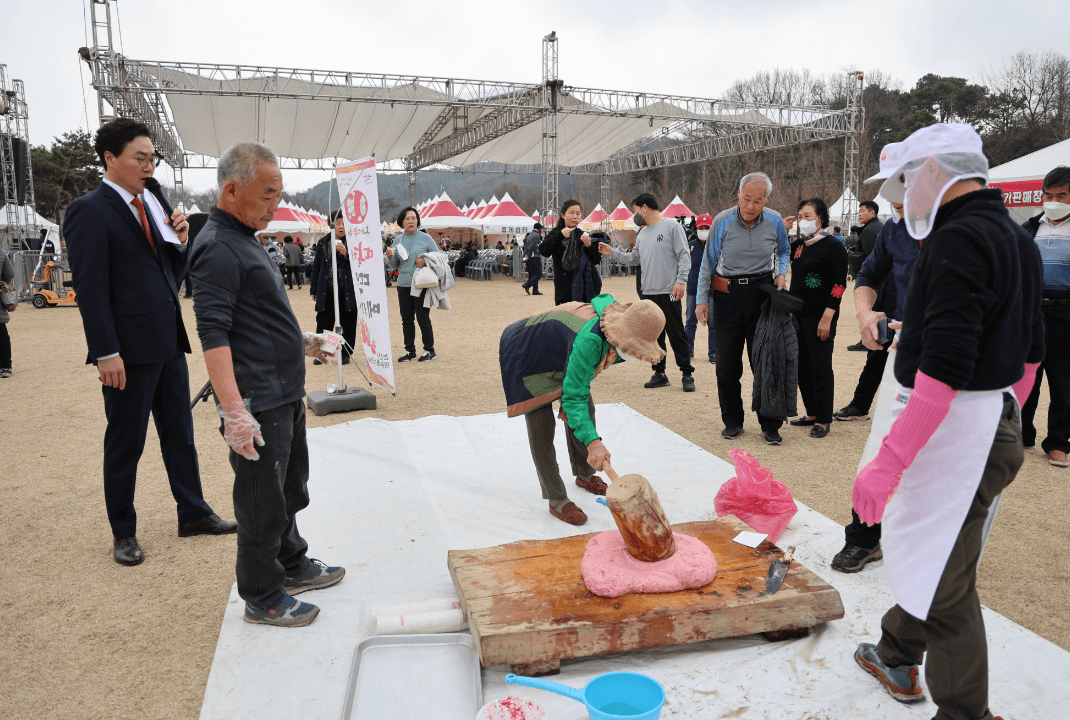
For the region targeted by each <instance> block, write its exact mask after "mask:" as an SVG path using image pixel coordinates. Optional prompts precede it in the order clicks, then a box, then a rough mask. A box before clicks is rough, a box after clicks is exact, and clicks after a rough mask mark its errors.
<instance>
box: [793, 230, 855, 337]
mask: <svg viewBox="0 0 1070 720" xmlns="http://www.w3.org/2000/svg"><path fill="white" fill-rule="evenodd" d="M846 287H847V251H846V250H845V249H844V247H843V245H841V244H840V241H839V240H837V239H836V238H834V237H832V235H826V236H825V237H823V238H821V239H820V240H818V241H817V242H815V243H814V244H813V245H807V244H806V242H805V241H803V240H798V241H796V242H795V243H793V244H792V246H791V287H790V288H788V289H789V290H790V291H791V292H792V294H794V295H798V296H799V297H801V298H802V299H803V301H804V302H805V303H806V304H805V305H804V306H803V309H802V310H800V311H799V312H798V313H796V315H798V316H799V317H805V318H813V319H814V320H819V319H820V318H821V316H822V315H824V314H825V309H826V308H832V309H833V310H835V311H837V312H839V310H840V298H842V297H843V292H844V290H845V289H846Z"/></svg>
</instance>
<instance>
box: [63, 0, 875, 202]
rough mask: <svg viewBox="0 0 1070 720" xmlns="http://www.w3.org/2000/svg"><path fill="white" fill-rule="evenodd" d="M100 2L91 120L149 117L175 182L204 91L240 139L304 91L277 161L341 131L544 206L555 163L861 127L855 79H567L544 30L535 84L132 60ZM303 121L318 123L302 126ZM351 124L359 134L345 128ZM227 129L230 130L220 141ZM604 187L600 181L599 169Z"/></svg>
mask: <svg viewBox="0 0 1070 720" xmlns="http://www.w3.org/2000/svg"><path fill="white" fill-rule="evenodd" d="M113 2H115V0H91V2H90V8H91V20H90V23H91V28H92V36H93V43H94V46H93V47H92V48H83V49H82V50H81V51H80V53H81V55H82V57H83V58H84V59H85V60H86V62H87V63H88V64H89V66H90V68H91V70H92V85H93V87H94V88H95V89H96V91H97V96H98V111H99V115H100V121H101V122H102V123H103V122H106V121H107V120H109V119H111V118H113V117H116V116H125V117H133V118H136V119H138V120H140V121H142V122H145V123H146V124H148V125H149V126H150V127H151V128H152V129H153V131H154V133H155V135H156V145H157V152H158V153H159V154H160V155H161V157H162V158H163V159H164V160H165V161H166V162H167V163H168V164H169V165H171V166H172V167H173V168H175V174H176V175H175V176H176V183H179V184H180V183H181V182H182V174H181V171H182V169H183V168H210V167H214V165H215V156H216V155H218V153H219V152H220V150H219V148H214V147H213V148H211V150H212V152H208V151H207V150H206V148H209V147H210V146H212V144H213V142H215V143H216V144H217V145H218V144H219V143H218V139H219V133H217V135H216V136H212V137H209V135H211V131H209V130H205V129H204V128H203V127H201V126H198V125H195V123H194V121H193V120H192V118H194V117H196V118H197V119H198V120H200V118H203V117H204V115H203V114H198V113H195V112H193V111H192V108H195V107H196V108H204V107H207V106H206V105H205V103H210V104H211V107H212V109H213V112H215V113H222V114H224V115H225V114H227V113H231V110H232V109H235V108H238V109H240V110H241V111H242V112H244V113H246V114H247V115H248V117H249V120H248V123H247V125H246V126H243V127H242V129H243V130H246V129H247V130H248V132H246V133H245V134H243V135H242V136H241V139H243V140H257V141H261V142H264V141H266V140H267V136H268V135H270V132H271V131H276V129H277V128H276V126H277V125H278V124H279V121H278V118H279V117H280V116H279V115H276V116H272V117H271V118H268V119H265V116H267V115H268V114H269V113H271V112H275V113H281V112H282V111H283V109H284V108H285V112H287V113H290V114H291V115H292V116H293V117H297V116H299V115H300V113H301V110H302V107H305V105H304V104H305V103H317V105H316V106H315V107H316V108H318V109H317V110H316V112H315V113H311V114H309V115H308V116H306V118H308V122H305V123H304V124H302V123H299V122H298V120H295V119H293V118H292V117H291V121H292V122H293V123H295V125H294V126H293V127H300V128H301V131H302V132H301V133H296V135H302V134H304V135H309V136H311V137H310V138H305V137H302V138H301V139H302V141H303V145H302V147H301V148H300V149H301V152H293V153H291V154H289V155H288V154H287V153H286V152H279V149H280V148H278V147H273V149H275V150H276V152H278V154H279V155H280V164H281V166H282V167H283V168H314V169H324V168H330V167H332V166H333V165H335V164H337V163H338V162H340V161H342V160H343V159H346V158H343V157H342V156H341V154H340V153H339V152H338V150H339V148H341V147H342V146H343V145H345V144H346V143H350V145H349V148H350V149H351V150H352V151H353V152H352V154H353V155H354V157H362V156H364V155H371V154H375V156H376V159H377V161H378V162H379V164H380V165H381V166H384V165H385V167H387V168H390V167H391V166H393V169H397V170H400V171H407V172H408V173H409V180H410V183H409V188H410V194H411V193H412V192H413V191H414V190H415V172H416V171H417V170H421V171H429V170H430V171H437V170H444V171H461V172H506V173H538V174H542V175H543V176H544V179H543V183H542V186H543V193H542V198H543V203H544V210H545V208H554V207H556V204H557V202H556V201H557V188H558V180H557V177H558V174H559V173H565V174H580V175H602V176H605V175H611V174H618V173H625V172H633V171H636V170H645V169H651V168H660V167H667V166H672V165H680V164H685V163H694V162H701V161H704V160H710V159H715V158H721V157H727V156H731V155H739V154H742V153H748V152H755V151H762V150H770V149H775V148H782V147H789V146H793V145H799V144H802V143H810V142H818V141H822V140H830V139H835V138H846V139H847V141H848V148H849V149H850V148H857V146H858V144H857V134H858V133H859V132H860V131H861V120H862V108H861V93H860V92H859V93H852V95H851V104H850V105H849V106H848V107H845V108H829V107H826V106H820V105H813V106H805V105H769V104H761V103H747V102H739V101H731V100H723V99H712V98H698V97H688V96H675V95H664V94H657V93H640V92H627V91H616V90H601V89H594V88H582V87H575V86H571V85H566V84H565V83H564V82H563V81H562V80H561V79H560V78H559V76H558V50H557V44H558V38H557V35H556V33H550V34H549V35H547V36H546V37H545V38H543V43H542V44H543V73H542V75H543V77H542V82H541V83H539V84H532V83H510V82H497V81H489V80H468V79H459V78H444V77H434V76H412V75H390V74H383V73H360V72H344V71H333V70H309V69H299V68H280V67H269V66H262V65H228V64H215V63H198V62H183V61H173V62H172V61H156V60H133V59H130V58H127V57H124V56H123V55H121V54H119V53H118V52H116V50H115V48H114V46H113V44H112V12H111V4H112V3H113ZM851 75H852V77H854V76H855V75H858V73H852V74H851ZM859 82H860V81H859ZM318 103H324V104H325V105H323V106H320V105H318ZM291 109H292V113H291V112H290V111H291ZM231 114H233V113H231ZM216 116H217V117H218V115H216ZM185 118H188V119H185ZM324 118H327V119H326V120H325V119H324ZM365 118H374V120H375V122H376V123H378V125H377V126H375V127H374V128H373V129H366V128H367V126H365V125H361V124H360V123H361V122H362V121H363V120H364V119H365ZM200 122H201V125H203V121H200ZM216 122H219V121H216ZM347 122H349V123H353V124H352V125H348V126H347V125H345V123H347ZM369 122H371V120H369ZM271 123H274V125H272V124H271ZM314 123H319V124H321V125H322V124H324V123H326V125H324V127H322V128H318V129H313V128H311V125H312V124H314ZM269 126H270V127H269ZM384 128H385V129H384ZM397 128H403V129H402V130H397ZM350 130H356V132H355V133H352V134H356V135H361V136H364V135H367V136H370V139H366V138H364V137H361V138H360V139H359V141H357V140H352V134H351V133H350V132H349V131H350ZM183 132H185V133H186V135H187V137H186V138H185V140H186V141H185V142H183ZM317 132H318V133H320V134H319V135H317V134H316V133H317ZM391 133H393V134H391ZM569 133H571V134H569ZM291 134H294V133H291ZM236 135H238V133H237V131H235V130H233V129H232V130H231V131H230V135H228V136H226V140H227V142H231V141H233V139H234V138H233V137H232V136H236ZM190 136H196V139H195V140H191V139H190ZM576 138H582V143H583V144H584V145H583V148H582V150H576V147H578V145H579V144H580V143H579V141H577V140H576ZM513 139H515V140H516V143H515V144H514V146H512V147H509V142H510V140H513ZM305 140H307V142H304V141H305ZM321 140H322V141H321ZM268 144H269V145H270V144H271V143H270V142H268ZM517 147H520V148H521V149H520V150H517V149H516V148H517ZM507 148H508V149H507ZM213 153H214V154H213ZM496 156H501V157H505V156H507V157H509V158H510V161H508V162H502V161H501V157H497V159H496ZM529 158H530V160H529ZM857 158H858V154H857V152H855V153H850V152H849V153H848V156H847V161H846V162H847V165H848V167H845V175H846V176H847V177H849V178H851V179H853V181H854V182H855V184H856V185H857V178H858V176H859V173H858V172H856V171H855V168H854V164H855V162H856V161H857ZM848 171H849V172H848ZM603 186H604V187H607V188H608V184H607V183H606V182H605V181H604V182H603ZM853 190H854V191H855V193H856V195H857V187H854V188H853ZM409 200H410V202H412V201H414V200H415V198H414V197H410V198H409Z"/></svg>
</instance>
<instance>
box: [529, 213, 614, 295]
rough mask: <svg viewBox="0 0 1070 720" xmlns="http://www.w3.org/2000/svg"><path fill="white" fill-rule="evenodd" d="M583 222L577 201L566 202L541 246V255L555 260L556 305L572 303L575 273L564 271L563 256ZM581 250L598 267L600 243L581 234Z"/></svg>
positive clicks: (583, 233)
mask: <svg viewBox="0 0 1070 720" xmlns="http://www.w3.org/2000/svg"><path fill="white" fill-rule="evenodd" d="M581 220H583V208H582V207H580V204H579V202H577V201H576V200H566V201H565V204H564V205H562V206H561V214H560V215H559V216H558V220H557V224H556V225H555V226H554V229H553V230H551V231H550V232H548V233H547V234H546V239H545V240H543V241H542V243H541V244H540V245H539V254H540V255H542V256H543V257H544V258H547V257H548V258H553V262H554V305H562V304H564V303H567V302H572V280H573V271H572V270H564V269H563V268H562V267H561V256H562V255H564V253H565V246H566V245H567V244H568V241H569V238H571V237H572V233H573V232H574V231H576V226H577V225H579V224H580V221H581ZM580 240H581V242H582V243H583V244H582V247H581V250H582V252H583V253H584V254H585V255H586V256H587V260H588V262H590V263H591V264H592V265H598V262H599V261H600V260H601V259H602V257H601V255H600V254H599V253H598V243H595V242H591V236H590V235H588V234H587V233H585V232H581V237H580Z"/></svg>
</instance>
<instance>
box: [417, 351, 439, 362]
mask: <svg viewBox="0 0 1070 720" xmlns="http://www.w3.org/2000/svg"><path fill="white" fill-rule="evenodd" d="M436 357H438V355H435V351H434V350H425V351H424V354H423V355H421V356H420V357H419V358H418V359H417V360H416V362H427V361H428V360H434V359H435V358H436Z"/></svg>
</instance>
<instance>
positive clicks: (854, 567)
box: [832, 543, 884, 573]
mask: <svg viewBox="0 0 1070 720" xmlns="http://www.w3.org/2000/svg"><path fill="white" fill-rule="evenodd" d="M883 557H884V552H883V551H882V550H881V546H880V543H877V547H875V548H873V549H871V550H867V549H866V548H864V547H858V546H857V545H852V544H851V543H847V544H846V545H844V546H843V550H840V551H839V552H838V553H836V557H834V558H832V569H833V570H839V571H840V572H845V573H856V572H858V571H859V570H861V569H862V568H864V567H865V566H866V563H871V562H874V561H876V560H880V559H881V558H883Z"/></svg>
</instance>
